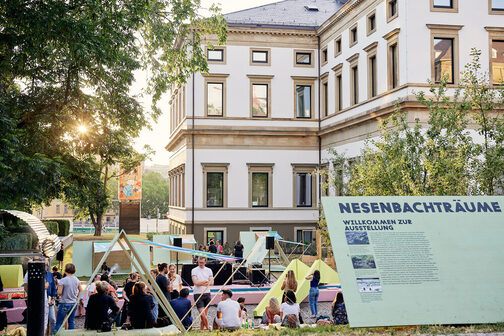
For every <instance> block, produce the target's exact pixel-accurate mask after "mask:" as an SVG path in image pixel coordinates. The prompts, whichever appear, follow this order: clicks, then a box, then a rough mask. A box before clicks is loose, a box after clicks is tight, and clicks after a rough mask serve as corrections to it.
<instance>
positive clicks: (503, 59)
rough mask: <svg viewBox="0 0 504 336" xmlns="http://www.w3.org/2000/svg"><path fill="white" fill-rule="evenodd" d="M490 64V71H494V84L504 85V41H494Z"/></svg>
mask: <svg viewBox="0 0 504 336" xmlns="http://www.w3.org/2000/svg"><path fill="white" fill-rule="evenodd" d="M490 62H491V67H490V68H491V70H490V71H492V83H493V84H494V85H502V84H504V40H501V41H499V40H492V49H491V51H490Z"/></svg>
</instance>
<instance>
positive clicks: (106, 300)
mask: <svg viewBox="0 0 504 336" xmlns="http://www.w3.org/2000/svg"><path fill="white" fill-rule="evenodd" d="M108 290H109V284H108V283H107V282H104V281H98V282H97V283H96V292H97V293H96V294H93V295H91V296H90V297H89V302H88V305H87V308H86V320H85V322H84V326H85V327H86V329H90V330H101V329H102V328H103V324H104V322H106V323H107V324H109V325H110V323H111V321H113V320H114V319H115V318H116V315H117V313H118V312H119V307H117V305H116V304H115V302H114V299H112V297H110V295H107V293H108ZM109 309H110V310H111V311H112V314H110V315H109V313H108V311H109ZM104 329H105V328H104Z"/></svg>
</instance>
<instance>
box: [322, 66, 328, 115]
mask: <svg viewBox="0 0 504 336" xmlns="http://www.w3.org/2000/svg"><path fill="white" fill-rule="evenodd" d="M328 79H329V76H328V73H326V74H325V75H323V76H321V84H322V92H321V93H322V97H321V98H322V99H321V100H322V101H321V104H322V106H321V110H322V117H327V116H328V115H329V104H328V103H329V102H328V99H329V90H328Z"/></svg>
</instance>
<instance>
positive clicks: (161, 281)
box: [156, 263, 171, 317]
mask: <svg viewBox="0 0 504 336" xmlns="http://www.w3.org/2000/svg"><path fill="white" fill-rule="evenodd" d="M158 271H159V274H158V276H157V277H156V283H157V285H158V286H159V288H161V293H162V294H163V295H164V296H165V297H166V299H167V300H168V301H170V299H171V296H170V282H169V281H168V278H167V277H166V273H168V264H166V263H162V264H158ZM158 311H159V315H158V317H165V316H166V313H165V311H164V309H162V308H161V307H160V308H159V310H158Z"/></svg>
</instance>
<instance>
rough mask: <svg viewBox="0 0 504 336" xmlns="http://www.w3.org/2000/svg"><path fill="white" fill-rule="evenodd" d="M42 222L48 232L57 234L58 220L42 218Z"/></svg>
mask: <svg viewBox="0 0 504 336" xmlns="http://www.w3.org/2000/svg"><path fill="white" fill-rule="evenodd" d="M42 223H44V224H45V226H46V228H47V230H48V231H49V233H50V234H55V235H57V234H58V222H56V221H53V220H43V221H42Z"/></svg>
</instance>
